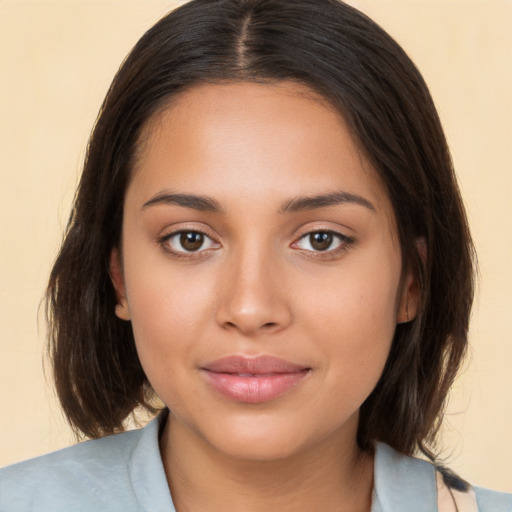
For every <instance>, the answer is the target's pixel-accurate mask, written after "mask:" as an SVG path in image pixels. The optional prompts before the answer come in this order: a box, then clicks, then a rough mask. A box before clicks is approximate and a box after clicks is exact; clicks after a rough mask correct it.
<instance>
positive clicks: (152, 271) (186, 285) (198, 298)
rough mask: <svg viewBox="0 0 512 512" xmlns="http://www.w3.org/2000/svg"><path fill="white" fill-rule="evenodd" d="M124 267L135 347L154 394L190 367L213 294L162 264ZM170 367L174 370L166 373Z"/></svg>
mask: <svg viewBox="0 0 512 512" xmlns="http://www.w3.org/2000/svg"><path fill="white" fill-rule="evenodd" d="M129 265H130V262H126V263H125V268H126V270H127V271H126V275H127V276H129V279H128V280H127V283H126V287H127V295H128V302H129V308H130V315H131V321H132V328H133V332H134V337H135V343H136V347H137V351H138V354H139V358H140V360H141V364H142V366H143V368H144V370H145V371H146V374H147V376H148V378H149V380H150V381H151V383H152V384H153V385H154V387H155V388H158V385H157V381H158V380H159V379H160V378H167V379H169V378H172V375H171V374H173V375H176V372H178V373H179V371H180V368H183V369H184V368H186V367H188V366H189V365H190V364H192V363H191V360H192V356H193V350H195V347H196V345H197V344H196V343H195V341H196V340H197V339H198V338H199V337H200V333H201V332H203V331H204V325H205V323H206V322H207V319H208V318H209V317H210V316H211V313H210V312H211V311H212V308H213V301H214V298H215V294H214V291H213V290H212V289H211V286H210V284H209V282H208V281H206V280H204V279H202V280H201V279H200V278H201V276H198V275H197V272H196V273H195V276H194V275H193V274H192V275H191V273H190V272H177V271H175V270H174V271H173V268H172V267H171V266H170V265H166V264H165V262H164V263H163V264H162V263H158V262H155V261H153V262H148V265H146V264H144V263H142V262H141V260H140V259H139V260H138V261H136V262H133V266H132V268H130V267H129ZM141 269H145V270H142V271H141ZM130 270H131V272H130ZM199 281H202V284H201V286H199V285H198V283H199ZM174 362H176V367H177V368H175V369H174V370H172V371H171V372H170V373H169V370H170V368H169V365H170V364H171V365H172V364H173V363H174ZM178 362H179V364H178Z"/></svg>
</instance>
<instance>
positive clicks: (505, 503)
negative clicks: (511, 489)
mask: <svg viewBox="0 0 512 512" xmlns="http://www.w3.org/2000/svg"><path fill="white" fill-rule="evenodd" d="M474 489H475V494H476V500H477V503H478V510H479V511H480V512H512V494H511V493H508V492H497V491H491V490H489V489H484V488H483V487H474Z"/></svg>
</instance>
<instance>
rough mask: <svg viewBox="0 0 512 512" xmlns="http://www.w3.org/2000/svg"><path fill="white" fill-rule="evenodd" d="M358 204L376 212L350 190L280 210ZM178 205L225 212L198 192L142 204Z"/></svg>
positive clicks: (288, 203) (306, 199) (167, 194)
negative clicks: (197, 193)
mask: <svg viewBox="0 0 512 512" xmlns="http://www.w3.org/2000/svg"><path fill="white" fill-rule="evenodd" d="M347 203H348V204H357V205H359V206H364V207H365V208H368V209H369V210H371V211H372V212H376V209H375V206H373V204H372V203H371V202H370V201H368V199H365V198H364V197H362V196H359V195H357V194H351V193H349V192H331V193H328V194H319V195H316V196H307V197H304V196H301V197H295V198H293V199H290V200H289V201H286V202H285V203H284V204H283V205H282V206H281V208H279V210H278V212H279V213H280V214H283V213H295V212H302V211H307V210H314V209H317V208H326V207H329V206H337V205H340V204H347ZM159 204H164V205H177V206H182V207H184V208H191V209H193V210H198V211H201V212H213V213H223V211H224V210H223V208H222V207H221V205H220V204H219V203H218V202H217V201H216V200H215V199H213V198H211V197H208V196H200V195H196V194H178V193H172V192H167V191H162V192H159V193H158V194H156V195H155V196H153V197H152V198H151V199H150V200H149V201H146V202H145V203H144V204H143V205H142V209H143V210H144V209H146V208H148V207H150V206H154V205H159Z"/></svg>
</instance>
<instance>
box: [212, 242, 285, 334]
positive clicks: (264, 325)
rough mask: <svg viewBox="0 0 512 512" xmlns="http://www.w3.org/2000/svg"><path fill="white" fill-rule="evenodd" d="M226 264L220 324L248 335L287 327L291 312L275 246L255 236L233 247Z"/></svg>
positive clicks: (219, 316)
mask: <svg viewBox="0 0 512 512" xmlns="http://www.w3.org/2000/svg"><path fill="white" fill-rule="evenodd" d="M225 264H226V269H225V272H223V274H224V279H223V283H222V285H221V286H220V287H219V288H220V289H221V290H222V291H221V295H220V297H219V298H220V301H219V306H218V311H217V314H218V321H219V323H220V324H221V325H222V326H223V327H226V328H231V329H236V330H238V331H240V332H242V333H244V334H245V335H255V334H258V333H260V332H268V331H276V330H279V329H282V328H284V327H285V326H286V325H287V324H288V323H289V321H290V319H291V314H290V310H289V304H288V303H287V299H286V293H284V289H283V287H282V282H280V281H282V280H280V279H279V262H278V258H277V256H276V254H275V253H274V251H273V249H272V247H270V246H269V244H264V243H262V242H261V241H259V240H258V239H257V237H252V238H251V239H250V240H246V241H245V242H244V243H243V244H240V245H239V246H237V247H236V248H233V250H232V251H231V254H230V255H229V257H228V258H227V259H226V262H225Z"/></svg>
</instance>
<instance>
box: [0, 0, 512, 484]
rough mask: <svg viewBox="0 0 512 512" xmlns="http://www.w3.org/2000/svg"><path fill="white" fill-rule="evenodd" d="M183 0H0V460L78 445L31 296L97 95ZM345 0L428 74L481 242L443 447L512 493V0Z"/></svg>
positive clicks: (457, 466) (475, 476) (462, 466)
mask: <svg viewBox="0 0 512 512" xmlns="http://www.w3.org/2000/svg"><path fill="white" fill-rule="evenodd" d="M177 3H179V2H172V1H170V0H169V1H156V0H143V1H142V0H139V1H129V0H122V1H121V0H118V1H113V0H108V1H106V0H102V1H80V0H75V1H72V2H71V1H67V0H64V1H20V0H0V173H1V187H0V226H1V242H0V251H1V252H0V263H1V264H0V315H1V322H0V465H5V464H8V463H12V462H14V461H18V460H22V459H26V458H29V457H33V456H35V455H39V454H42V453H45V452H48V451H50V450H54V449H57V448H59V447H63V446H66V445H68V444H70V443H72V442H73V440H72V438H71V436H70V434H69V430H68V429H67V428H66V426H65V423H64V421H63V419H62V416H61V413H60V411H59V408H58V406H57V403H56V401H55V398H54V396H53V392H52V388H51V385H50V383H49V382H47V380H48V379H47V380H45V377H44V374H43V365H42V354H43V352H44V339H45V326H44V322H43V320H42V315H41V314H40V313H39V318H38V309H39V308H40V302H41V299H42V297H43V293H44V288H45V284H46V280H47V278H48V273H49V270H50V267H51V264H52V261H53V259H54V257H55V255H56V252H57V249H58V247H59V243H60V238H61V235H62V232H63V229H64V226H65V224H66V220H67V216H68V212H69V208H70V204H71V201H72V197H73V194H74V189H75V186H76V183H77V176H78V174H79V171H80V166H81V163H82V160H83V156H84V152H85V147H86V144H87V138H88V134H89V132H90V129H91V127H92V125H93V123H94V120H95V117H96V114H97V111H98V108H99V106H100V103H101V101H102V99H103V96H104V95H105V92H106V90H107V88H108V85H109V83H110V81H111V79H112V77H113V75H114V73H115V71H116V69H117V68H118V66H119V64H120V63H121V62H122V60H123V58H124V56H125V55H126V53H127V52H128V51H129V50H130V49H131V47H132V46H133V45H134V43H135V42H136V41H137V39H138V38H139V37H140V36H141V35H142V33H143V32H144V31H145V30H146V29H147V28H149V27H150V26H151V25H152V24H153V23H154V22H155V21H156V20H157V19H158V18H160V17H161V16H162V15H164V14H165V13H166V12H167V11H168V10H169V9H170V8H172V7H173V6H175V5H177ZM351 3H353V4H354V5H356V6H357V7H359V8H360V9H361V10H362V11H364V12H365V13H367V14H368V15H369V16H370V17H372V18H373V19H375V21H377V22H378V23H379V24H381V25H382V26H383V27H384V28H385V29H386V30H388V32H390V33H391V35H393V36H394V37H395V38H396V39H397V41H398V42H399V43H400V44H402V46H403V47H404V48H405V49H406V51H407V52H408V54H409V55H410V56H411V57H412V59H413V60H414V61H415V63H416V64H417V65H418V67H419V68H420V70H421V71H422V72H423V75H424V77H425V79H426V81H427V83H428V84H429V87H430V89H431V92H432V95H433V97H434V100H435V102H436V104H437V106H438V109H439V112H440V116H441V119H442V122H443V125H444V128H445V131H446V134H447V138H448V142H449V144H450V146H451V149H452V154H453V159H454V162H455V167H456V169H457V172H458V176H459V180H460V186H461V189H462V192H463V196H464V199H465V201H466V205H467V209H468V214H469V218H470V223H471V227H472V231H473V235H474V238H475V242H476V247H477V250H478V253H479V261H480V269H481V279H480V287H479V293H478V298H477V304H476V306H475V309H474V313H473V319H472V324H471V338H470V339H471V350H470V358H469V359H468V361H467V363H466V365H465V367H464V371H463V373H462V375H461V376H460V378H459V379H458V381H457V382H456V385H455V387H454V389H453V391H452V394H451V399H450V404H449V407H448V412H447V416H446V422H445V427H444V429H443V435H442V439H441V440H442V445H443V447H444V449H443V451H442V455H443V456H444V457H446V459H447V461H448V463H449V465H450V466H451V467H452V468H453V469H454V470H455V471H457V472H459V473H460V474H461V475H463V476H464V477H465V478H466V479H468V480H470V481H471V482H474V483H478V484H479V485H483V486H487V487H492V488H496V489H501V490H507V491H512V469H511V466H512V462H511V461H512V442H511V435H512V405H511V401H512V370H511V363H512V320H511V316H512V308H511V305H512V229H511V222H512V149H511V148H512V65H511V64H512V30H511V27H512V1H510V0H485V1H484V0H408V1H405V0H361V1H353V2H351Z"/></svg>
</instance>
